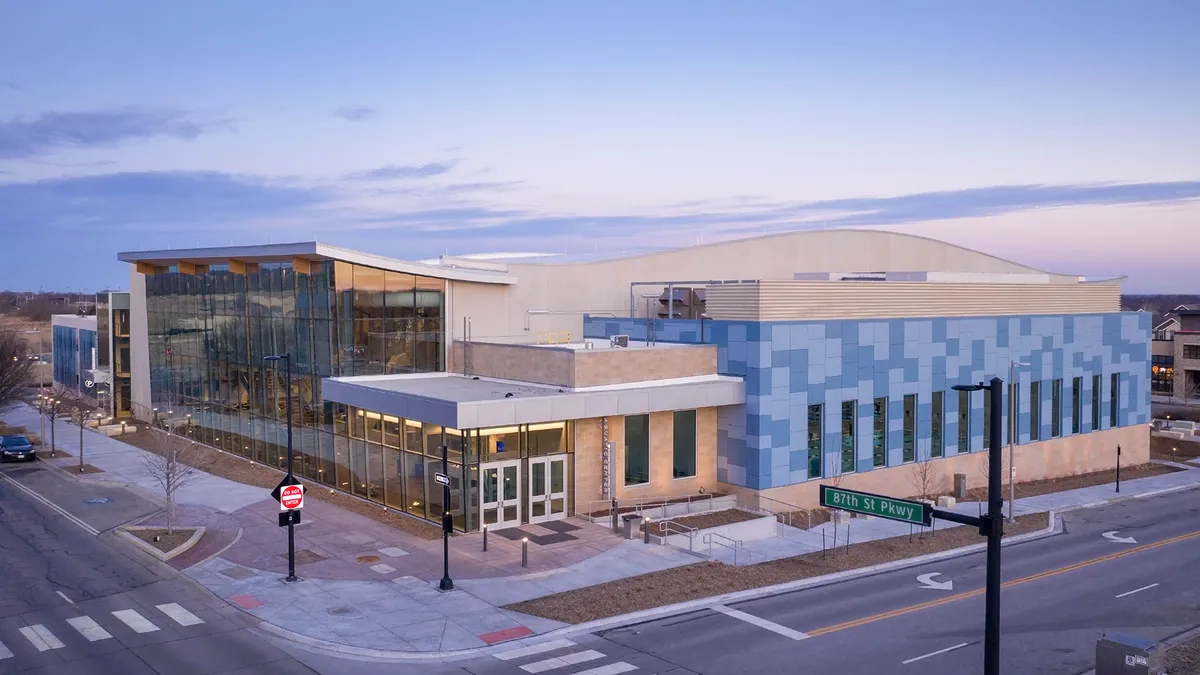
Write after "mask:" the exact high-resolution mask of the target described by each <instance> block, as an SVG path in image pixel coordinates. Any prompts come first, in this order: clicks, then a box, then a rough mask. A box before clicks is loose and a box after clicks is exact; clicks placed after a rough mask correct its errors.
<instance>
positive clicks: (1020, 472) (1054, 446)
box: [717, 424, 1150, 509]
mask: <svg viewBox="0 0 1200 675" xmlns="http://www.w3.org/2000/svg"><path fill="white" fill-rule="evenodd" d="M1118 445H1120V446H1121V464H1122V466H1132V465H1135V464H1144V463H1146V462H1148V461H1150V426H1149V425H1147V424H1142V425H1138V426H1133V427H1122V428H1120V429H1109V430H1107V431H1097V432H1093V433H1089V434H1080V435H1078V436H1067V437H1065V438H1055V439H1052V440H1048V441H1041V442H1038V443H1029V444H1026V445H1018V446H1016V447H1015V453H1014V454H1015V456H1016V466H1017V482H1018V483H1020V482H1025V481H1031V480H1041V479H1043V478H1061V477H1064V476H1073V475H1076V474H1081V473H1089V472H1092V471H1103V470H1105V469H1111V468H1113V467H1115V466H1116V464H1117V446H1118ZM1003 456H1004V475H1005V484H1006V485H1007V475H1008V448H1007V447H1006V448H1004V453H1003ZM986 462H987V453H985V452H976V453H972V454H969V455H956V456H954V457H948V458H945V459H938V460H934V461H933V462H932V463H931V466H932V468H933V479H932V486H933V489H932V490H931V492H932V493H933V494H935V495H938V494H949V493H950V491H951V489H952V488H953V485H954V474H956V473H963V474H966V475H967V484H968V486H969V487H982V486H985V485H986V484H987V473H986V471H985V470H984V467H985V466H986ZM913 467H914V465H913V464H907V465H904V466H898V467H892V468H887V469H877V470H875V471H868V472H866V473H861V474H845V475H844V476H842V480H841V482H840V483H839V485H840V486H841V487H845V488H851V489H854V490H862V491H864V492H874V493H876V494H882V495H887V496H889V497H912V496H917V495H918V494H919V492H920V491H919V490H918V489H917V487H916V486H915V485H914V483H915V481H914V468H913ZM823 482H824V483H829V484H832V482H831V481H827V480H826V481H817V480H811V481H807V482H804V483H797V484H795V485H785V486H783V487H777V488H770V489H768V490H762V491H761V493H762V495H763V496H766V497H769V498H771V499H775V500H779V501H782V502H785V503H787V504H792V505H795V506H798V507H801V508H812V507H816V506H818V505H819V497H818V490H819V485H820V484H821V483H823ZM717 491H718V492H729V493H736V494H740V495H745V496H746V497H747V498H748V499H750V500H751V502H750V503H753V495H754V494H755V493H756V492H758V491H756V490H751V489H749V488H744V487H740V486H735V485H729V484H728V483H721V484H720V485H719V487H718V489H717ZM763 506H764V508H768V509H773V508H774V506H773V505H771V504H766V503H765V504H763Z"/></svg>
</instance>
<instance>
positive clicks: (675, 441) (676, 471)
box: [647, 409, 696, 480]
mask: <svg viewBox="0 0 1200 675" xmlns="http://www.w3.org/2000/svg"><path fill="white" fill-rule="evenodd" d="M681 416H682V417H683V424H682V425H681V424H680V417H681ZM671 421H672V426H671V478H672V479H675V480H679V479H685V478H695V477H696V411H695V410H694V409H692V410H676V411H675V412H674V413H673V414H672V420H671ZM681 426H683V427H689V428H690V429H691V442H690V443H687V444H685V445H684V447H683V448H682V453H681V448H680V435H679V429H680V427H681ZM685 440H686V439H685ZM681 454H682V456H683V458H684V459H685V460H687V459H688V458H689V457H690V461H691V471H690V473H680V457H681ZM647 473H648V472H647Z"/></svg>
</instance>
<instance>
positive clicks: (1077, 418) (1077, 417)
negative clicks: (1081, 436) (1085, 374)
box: [1071, 377, 1083, 434]
mask: <svg viewBox="0 0 1200 675" xmlns="http://www.w3.org/2000/svg"><path fill="white" fill-rule="evenodd" d="M1082 417H1083V378H1082V377H1076V378H1073V379H1072V380H1071V433H1072V434H1077V433H1079V431H1080V429H1081V428H1082V427H1081V422H1082V419H1081V418H1082Z"/></svg>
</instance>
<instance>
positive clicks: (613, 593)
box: [504, 513, 1048, 624]
mask: <svg viewBox="0 0 1200 675" xmlns="http://www.w3.org/2000/svg"><path fill="white" fill-rule="evenodd" d="M1047 519H1048V516H1047V515H1046V514H1045V513H1033V514H1029V515H1025V516H1018V517H1017V520H1016V522H1015V523H1012V524H1010V525H1006V526H1005V535H1006V536H1012V535H1018V534H1025V533H1028V532H1034V531H1037V530H1040V529H1043V528H1045V527H1046V524H1047V522H1048V520H1047ZM841 532H844V528H839V535H838V536H839V537H840V536H841V534H840V533H841ZM983 541H984V539H983V538H982V537H980V536H979V532H978V531H977V530H975V529H972V528H969V527H964V526H960V527H952V528H950V529H946V530H940V531H935V532H928V531H927V532H926V533H925V534H924V536H919V535H918V536H913V537H911V538H910V537H908V536H900V537H892V538H890V539H878V540H876V541H869V542H865V543H862V544H853V545H851V546H848V547H847V546H841V547H839V548H837V549H836V550H831V551H828V552H825V553H822V552H819V551H818V552H816V553H808V554H805V555H801V556H796V557H793V558H784V559H782V560H775V561H772V562H766V563H761V564H758V565H746V566H741V567H734V566H731V565H726V564H724V563H719V562H705V563H698V564H695V565H685V566H683V567H676V568H673V569H669V570H663V571H661V572H651V573H650V574H643V575H641V576H636V577H629V578H627V579H619V580H617V581H610V582H608V583H604V584H598V585H596V586H588V587H586V588H580V589H576V590H573V591H566V592H565V593H556V594H554V595H548V596H545V597H542V598H536V599H533V600H527V601H525V602H518V603H515V604H511V605H507V606H506V607H504V609H509V610H513V611H517V612H523V613H525V614H532V615H534V616H540V617H544V618H547V619H553V620H555V621H562V622H564V623H572V624H575V623H583V622H586V621H594V620H596V619H603V618H607V617H610V616H616V615H618V614H625V613H627V612H636V611H639V610H643V609H650V608H653V607H661V606H663V605H672V604H675V603H678V602H687V601H688V600H697V599H700V598H707V597H710V596H713V595H721V594H723V593H732V592H735V591H744V590H748V589H751V588H761V587H763V586H771V585H774V584H781V583H785V582H788V581H795V580H797V579H809V578H812V577H817V576H822V575H825V574H832V573H834V572H842V571H845V570H852V569H859V568H862V567H868V566H870V565H877V564H879V563H884V562H890V561H893V560H903V559H905V558H911V557H914V556H919V555H925V554H927V553H936V552H938V551H946V550H949V549H954V548H961V547H963V546H969V545H971V544H978V543H982V542H983Z"/></svg>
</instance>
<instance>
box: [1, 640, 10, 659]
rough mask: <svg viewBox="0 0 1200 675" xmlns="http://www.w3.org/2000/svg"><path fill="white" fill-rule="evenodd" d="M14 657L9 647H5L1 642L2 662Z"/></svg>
mask: <svg viewBox="0 0 1200 675" xmlns="http://www.w3.org/2000/svg"><path fill="white" fill-rule="evenodd" d="M12 655H13V653H12V652H10V651H9V650H8V647H5V646H4V643H3V642H0V661H3V660H4V659H11V658H12Z"/></svg>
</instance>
